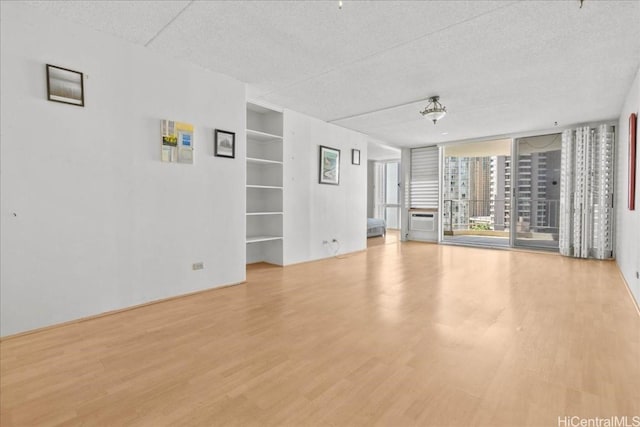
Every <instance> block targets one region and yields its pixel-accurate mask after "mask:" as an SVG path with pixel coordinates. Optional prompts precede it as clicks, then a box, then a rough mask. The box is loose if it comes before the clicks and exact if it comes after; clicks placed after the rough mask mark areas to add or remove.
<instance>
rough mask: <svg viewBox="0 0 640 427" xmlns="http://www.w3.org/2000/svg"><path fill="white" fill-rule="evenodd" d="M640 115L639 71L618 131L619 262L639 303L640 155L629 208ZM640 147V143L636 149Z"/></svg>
mask: <svg viewBox="0 0 640 427" xmlns="http://www.w3.org/2000/svg"><path fill="white" fill-rule="evenodd" d="M638 112H640V70H638V73H637V74H636V78H635V80H634V82H633V85H632V86H631V88H630V90H629V94H628V95H627V99H626V100H625V102H624V107H623V108H622V114H621V116H620V122H619V123H618V129H617V133H618V135H617V138H616V139H617V141H618V145H617V147H616V152H617V156H616V157H617V158H616V163H617V164H616V170H617V174H616V184H615V186H616V200H617V208H616V254H615V255H616V261H617V263H618V266H619V267H620V271H622V275H623V276H624V279H625V280H626V281H627V283H628V284H629V288H631V292H632V293H633V295H634V297H635V299H636V301H637V302H638V304H640V279H639V278H638V272H640V155H637V156H636V174H637V175H636V209H635V210H634V211H630V210H629V209H628V197H627V192H628V188H629V187H628V185H629V115H631V113H636V114H638ZM637 147H638V148H640V144H638V146H637Z"/></svg>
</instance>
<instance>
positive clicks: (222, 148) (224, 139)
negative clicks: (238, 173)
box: [213, 129, 236, 159]
mask: <svg viewBox="0 0 640 427" xmlns="http://www.w3.org/2000/svg"><path fill="white" fill-rule="evenodd" d="M213 139H214V142H213V143H214V150H213V154H214V155H215V156H218V157H230V158H232V159H233V158H235V157H236V134H235V132H228V131H226V130H220V129H216V130H215V136H214V138H213Z"/></svg>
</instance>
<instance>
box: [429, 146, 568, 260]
mask: <svg viewBox="0 0 640 427" xmlns="http://www.w3.org/2000/svg"><path fill="white" fill-rule="evenodd" d="M561 143H562V138H561V134H552V135H541V136H534V137H527V138H519V139H516V140H512V139H501V140H492V141H483V142H473V143H463V144H452V145H447V146H445V147H443V161H444V164H443V170H442V224H443V227H442V236H441V239H442V241H443V242H450V243H459V244H465V245H474V246H475V245H477V246H493V247H512V246H519V247H532V248H541V249H550V250H557V249H558V234H559V217H560V215H559V208H560V153H561Z"/></svg>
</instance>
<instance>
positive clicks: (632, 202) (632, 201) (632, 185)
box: [629, 113, 638, 211]
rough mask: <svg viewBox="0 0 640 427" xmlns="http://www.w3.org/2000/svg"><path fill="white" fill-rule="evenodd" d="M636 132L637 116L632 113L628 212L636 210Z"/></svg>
mask: <svg viewBox="0 0 640 427" xmlns="http://www.w3.org/2000/svg"><path fill="white" fill-rule="evenodd" d="M637 131H638V116H637V115H636V114H635V113H632V114H631V115H630V116H629V210H630V211H633V210H635V209H636V156H637V141H636V134H637Z"/></svg>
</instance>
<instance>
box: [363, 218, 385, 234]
mask: <svg viewBox="0 0 640 427" xmlns="http://www.w3.org/2000/svg"><path fill="white" fill-rule="evenodd" d="M386 232H387V226H386V224H385V223H384V219H379V218H367V237H375V236H384V235H385V233H386Z"/></svg>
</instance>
